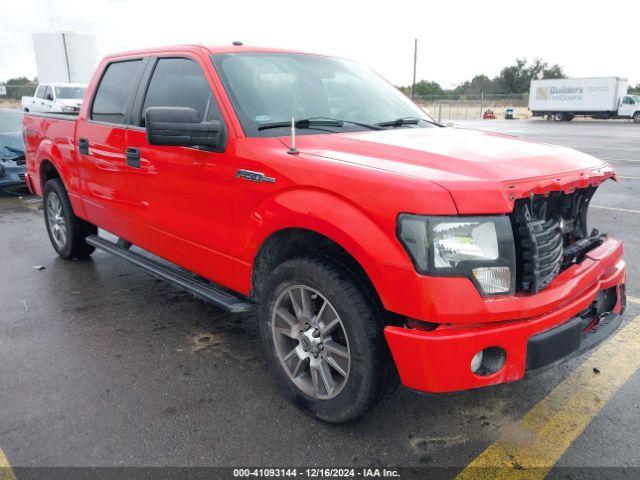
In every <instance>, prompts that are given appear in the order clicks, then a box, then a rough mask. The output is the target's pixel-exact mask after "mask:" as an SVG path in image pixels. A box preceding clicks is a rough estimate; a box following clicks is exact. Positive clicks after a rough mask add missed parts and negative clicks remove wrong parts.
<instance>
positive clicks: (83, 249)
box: [43, 178, 98, 258]
mask: <svg viewBox="0 0 640 480" xmlns="http://www.w3.org/2000/svg"><path fill="white" fill-rule="evenodd" d="M43 204H44V218H45V223H46V225H47V232H48V233H49V239H50V240H51V245H53V248H54V250H55V251H56V252H57V253H58V255H60V256H61V257H62V258H86V257H88V256H89V255H91V254H92V253H93V251H94V250H95V248H94V247H92V246H91V245H89V244H87V243H86V241H85V239H86V238H87V236H88V235H95V234H96V233H98V229H97V227H96V226H95V225H92V224H90V223H89V222H86V221H84V220H82V219H80V218H78V217H76V215H75V214H74V213H73V209H72V208H71V202H70V201H69V195H67V191H66V189H65V188H64V185H63V183H62V181H61V180H60V179H58V178H54V179H52V180H49V181H48V182H47V183H46V184H45V186H44V198H43Z"/></svg>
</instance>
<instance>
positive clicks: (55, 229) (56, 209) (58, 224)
mask: <svg viewBox="0 0 640 480" xmlns="http://www.w3.org/2000/svg"><path fill="white" fill-rule="evenodd" d="M47 222H48V223H49V229H50V230H51V236H52V237H53V241H54V242H55V244H56V247H58V248H59V249H62V248H64V246H65V245H66V243H67V221H66V219H65V217H64V212H63V210H62V203H61V202H60V199H59V198H58V195H57V194H56V193H55V192H51V193H50V194H49V196H48V197H47Z"/></svg>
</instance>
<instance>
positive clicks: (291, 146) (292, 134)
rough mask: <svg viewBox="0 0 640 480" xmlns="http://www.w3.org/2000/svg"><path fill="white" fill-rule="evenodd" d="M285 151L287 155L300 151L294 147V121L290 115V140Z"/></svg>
mask: <svg viewBox="0 0 640 480" xmlns="http://www.w3.org/2000/svg"><path fill="white" fill-rule="evenodd" d="M287 153H288V154H289V155H297V154H298V153H300V152H298V149H297V148H296V121H295V119H294V118H293V117H291V141H290V144H289V150H287Z"/></svg>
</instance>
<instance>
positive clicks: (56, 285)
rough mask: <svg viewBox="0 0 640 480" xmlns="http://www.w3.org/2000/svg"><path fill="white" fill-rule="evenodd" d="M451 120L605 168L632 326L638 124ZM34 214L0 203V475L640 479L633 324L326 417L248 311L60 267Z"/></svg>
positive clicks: (604, 214) (109, 264)
mask: <svg viewBox="0 0 640 480" xmlns="http://www.w3.org/2000/svg"><path fill="white" fill-rule="evenodd" d="M460 126H463V127H470V128H482V129H490V130H494V131H500V132H506V133H511V134H516V135H520V136H523V137H528V138H531V139H534V140H538V141H543V142H549V143H554V144H559V145H564V146H568V147H572V148H576V149H578V150H581V151H584V152H586V153H589V154H593V155H595V156H597V157H599V158H602V159H605V160H607V161H609V162H610V163H611V164H612V165H613V166H614V167H615V169H616V171H617V173H618V175H619V183H617V184H616V183H614V182H607V183H606V184H605V185H603V186H602V187H601V188H600V189H599V191H598V193H597V194H596V196H595V198H594V200H593V202H592V206H591V210H590V226H592V227H596V228H598V229H599V230H601V231H604V232H608V233H610V234H611V235H612V236H614V237H616V238H620V239H622V240H623V241H624V242H625V251H626V259H627V263H628V268H629V271H628V280H627V285H628V291H627V292H628V295H629V296H630V299H629V307H628V310H627V318H628V319H630V320H631V319H634V318H636V317H637V316H638V315H640V303H639V302H640V300H637V298H640V288H639V287H638V285H639V280H640V278H639V275H640V272H639V270H638V265H637V262H636V259H637V258H639V255H640V126H639V125H634V124H633V123H630V122H622V121H621V122H617V121H611V122H607V121H574V122H565V123H553V122H546V121H542V120H532V121H511V122H509V121H501V120H497V121H477V122H460ZM40 205H41V203H40V201H39V200H38V199H37V198H36V197H31V196H24V197H18V196H13V195H5V196H0V259H1V263H0V265H1V269H0V271H1V275H0V292H2V293H1V294H0V381H1V382H2V384H1V385H0V466H2V465H3V462H6V463H8V464H10V465H11V466H12V467H13V468H14V470H15V472H16V475H17V477H18V478H20V474H19V472H20V470H21V468H23V467H77V466H105V467H115V466H185V467H194V466H198V467H210V466H214V467H217V466H220V467H222V466H224V467H229V466H248V465H252V466H294V465H295V466H366V467H376V466H379V467H382V466H397V467H420V468H429V467H434V468H435V467H446V470H443V471H444V472H446V474H447V475H448V476H455V475H457V474H459V473H460V474H461V475H462V476H463V477H464V476H465V475H466V474H467V473H468V472H470V471H471V470H468V469H473V468H474V467H476V466H490V465H492V462H493V461H494V460H495V462H496V463H498V462H502V461H507V462H510V464H511V465H512V466H516V467H517V466H518V465H519V464H524V463H526V462H529V461H531V456H532V453H531V452H540V453H539V454H536V455H537V457H536V458H537V461H539V462H540V463H539V466H541V467H545V466H547V467H551V466H554V465H555V466H554V470H552V473H554V472H555V473H557V474H559V475H560V474H563V473H564V470H563V468H566V467H576V466H581V467H583V468H584V467H630V466H634V467H638V469H639V470H638V472H639V473H640V455H639V453H638V452H639V451H640V431H639V430H638V428H637V424H638V418H639V416H640V373H638V371H637V368H638V365H639V364H640V352H639V351H638V344H639V343H640V335H639V332H640V329H638V328H635V329H634V325H633V324H630V325H627V324H625V327H623V329H621V330H620V331H619V333H618V334H617V335H616V337H615V338H614V339H613V340H611V341H610V342H608V343H606V344H605V345H604V346H602V347H601V348H600V350H597V351H596V352H595V353H594V354H593V357H592V358H591V359H589V358H588V355H587V356H582V357H578V358H575V359H572V360H571V361H569V362H567V363H565V364H563V365H561V366H559V367H558V368H554V369H550V370H546V371H545V372H543V373H539V374H537V375H535V376H532V377H530V378H526V379H525V380H523V381H521V382H518V383H514V384H510V385H501V386H497V387H492V388H487V389H482V390H477V391H469V392H463V393H456V394H448V395H420V394H417V393H415V392H412V391H408V390H406V389H400V390H399V391H398V392H397V393H396V394H395V395H394V396H393V397H392V398H391V399H390V400H389V401H388V402H387V403H386V404H384V405H382V406H381V407H379V408H378V409H376V410H374V411H373V412H371V413H370V414H369V415H367V416H366V417H365V418H364V419H362V420H361V421H359V422H357V423H354V424H349V425H340V426H333V425H328V424H325V423H322V422H319V421H317V420H315V419H313V418H311V417H310V416H308V415H306V414H305V413H304V412H302V411H301V410H299V409H298V408H297V407H295V406H294V405H292V404H291V403H289V402H288V401H287V400H286V399H285V398H284V397H283V395H281V393H280V392H279V391H278V389H277V387H276V384H275V382H274V381H273V380H272V378H271V376H270V374H269V372H268V369H267V364H266V362H265V360H264V359H263V357H262V352H261V349H260V342H259V339H258V329H257V325H256V318H255V316H254V315H239V316H234V315H230V314H222V313H220V311H218V310H216V308H214V307H212V306H210V305H208V304H206V303H204V302H202V301H199V300H197V299H194V298H193V297H191V296H190V295H188V294H185V293H183V292H181V291H179V290H177V289H175V288H174V287H172V286H169V285H167V284H165V283H162V282H161V281H158V280H155V279H154V278H152V277H151V276H149V275H147V274H145V273H143V272H141V271H138V270H136V269H135V267H132V266H130V265H128V264H126V263H124V262H123V261H120V260H117V259H114V258H112V257H109V256H108V255H107V254H105V253H102V252H96V254H94V255H93V257H92V260H89V261H74V262H67V261H64V260H61V259H59V258H58V257H57V256H56V255H55V253H54V251H53V249H52V248H51V246H50V244H49V239H48V238H47V235H46V231H45V227H44V221H43V217H42V210H41V209H40ZM36 266H42V267H44V268H43V269H35V268H34V267H36ZM635 326H636V327H637V322H636V325H635ZM532 425H534V426H535V427H532ZM583 429H584V431H583ZM505 451H506V452H509V454H508V455H507V457H508V458H506V457H505V455H503V452H505ZM2 452H4V454H3V453H2ZM505 458H506V460H505ZM474 459H475V460H474ZM472 462H474V463H472ZM470 464H471V466H470V467H469V465H470ZM465 468H466V469H467V470H465ZM0 471H1V470H0ZM614 471H615V470H606V471H601V470H593V471H592V472H593V475H594V477H593V478H602V477H603V475H605V474H606V473H607V472H614ZM474 473H478V471H474ZM545 473H546V469H545V468H541V469H540V470H538V471H535V470H534V471H533V472H532V475H536V474H538V475H540V476H544V474H545ZM2 475H3V474H2V473H0V479H2V478H3V477H2ZM7 478H10V477H7ZM3 480H4V479H3Z"/></svg>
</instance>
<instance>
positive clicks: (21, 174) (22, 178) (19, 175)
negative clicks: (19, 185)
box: [18, 173, 24, 182]
mask: <svg viewBox="0 0 640 480" xmlns="http://www.w3.org/2000/svg"><path fill="white" fill-rule="evenodd" d="M18 178H20V180H22V181H23V182H24V173H19V174H18Z"/></svg>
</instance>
